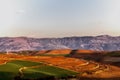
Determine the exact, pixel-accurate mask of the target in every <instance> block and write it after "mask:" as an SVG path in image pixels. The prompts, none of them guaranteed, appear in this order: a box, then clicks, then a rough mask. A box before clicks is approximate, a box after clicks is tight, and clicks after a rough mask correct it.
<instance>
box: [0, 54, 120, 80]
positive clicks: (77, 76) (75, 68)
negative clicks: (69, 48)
mask: <svg viewBox="0 0 120 80" xmlns="http://www.w3.org/2000/svg"><path fill="white" fill-rule="evenodd" d="M0 64H1V65H0V72H1V73H0V74H1V75H0V79H6V80H13V78H14V80H26V79H27V80H31V79H32V80H61V79H65V80H69V78H70V79H71V78H72V79H73V78H74V80H81V79H82V80H119V79H120V68H119V67H115V66H111V65H107V64H103V63H97V62H94V61H87V60H83V59H76V58H70V57H69V58H68V57H63V56H27V55H26V56H25V55H16V54H7V55H6V54H0ZM51 78H52V79H51Z"/></svg>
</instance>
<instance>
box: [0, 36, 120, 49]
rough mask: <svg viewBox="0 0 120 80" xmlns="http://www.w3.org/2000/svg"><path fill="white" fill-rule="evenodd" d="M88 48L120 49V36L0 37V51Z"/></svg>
mask: <svg viewBox="0 0 120 80" xmlns="http://www.w3.org/2000/svg"><path fill="white" fill-rule="evenodd" d="M52 49H87V50H96V51H115V50H120V36H109V35H99V36H80V37H79V36H72V37H63V38H32V37H0V51H21V50H52Z"/></svg>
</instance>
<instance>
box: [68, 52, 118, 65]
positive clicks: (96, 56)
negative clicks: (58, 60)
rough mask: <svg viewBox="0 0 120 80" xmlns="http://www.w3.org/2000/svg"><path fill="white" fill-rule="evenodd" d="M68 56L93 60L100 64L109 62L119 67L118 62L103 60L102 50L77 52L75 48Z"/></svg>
mask: <svg viewBox="0 0 120 80" xmlns="http://www.w3.org/2000/svg"><path fill="white" fill-rule="evenodd" d="M69 57H72V58H78V59H85V60H88V61H95V62H98V63H102V64H109V65H114V66H118V67H120V62H105V61H104V58H106V57H107V56H106V54H105V53H102V52H94V53H90V54H89V53H77V50H72V51H71V53H70V55H69Z"/></svg>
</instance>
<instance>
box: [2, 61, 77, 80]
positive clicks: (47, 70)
mask: <svg viewBox="0 0 120 80" xmlns="http://www.w3.org/2000/svg"><path fill="white" fill-rule="evenodd" d="M32 66H38V67H37V68H29V67H32ZM22 67H28V68H27V69H25V70H23V75H24V76H22V78H24V79H26V78H27V79H36V78H41V77H42V78H46V77H51V76H54V77H65V76H72V75H76V74H77V73H76V72H72V71H69V70H65V69H62V68H58V67H54V66H49V65H45V64H43V63H37V62H30V61H20V60H15V61H11V62H8V63H7V64H3V65H0V80H13V79H14V77H16V76H20V73H19V69H20V68H22Z"/></svg>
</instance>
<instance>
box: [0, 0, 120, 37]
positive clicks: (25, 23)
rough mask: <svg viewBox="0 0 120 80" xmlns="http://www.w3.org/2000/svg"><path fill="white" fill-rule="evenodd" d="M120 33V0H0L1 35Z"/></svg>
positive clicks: (49, 35)
mask: <svg viewBox="0 0 120 80" xmlns="http://www.w3.org/2000/svg"><path fill="white" fill-rule="evenodd" d="M104 34H107V35H112V36H119V35H120V0H0V37H7V36H11V37H16V36H28V37H64V36H94V35H104Z"/></svg>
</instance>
